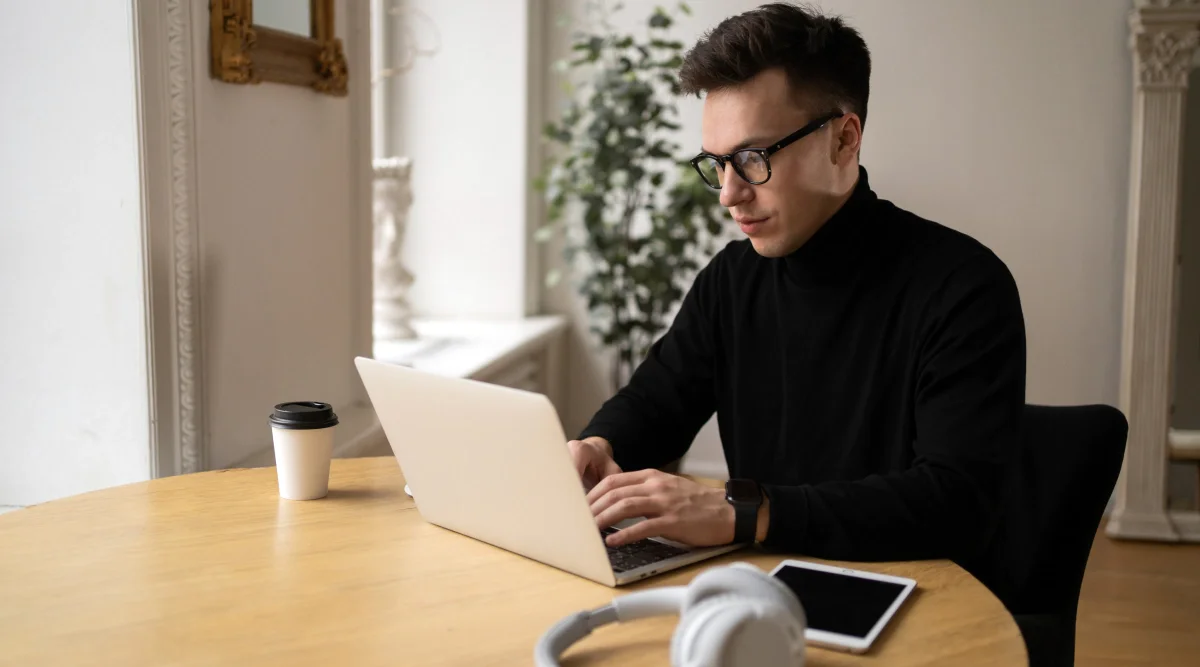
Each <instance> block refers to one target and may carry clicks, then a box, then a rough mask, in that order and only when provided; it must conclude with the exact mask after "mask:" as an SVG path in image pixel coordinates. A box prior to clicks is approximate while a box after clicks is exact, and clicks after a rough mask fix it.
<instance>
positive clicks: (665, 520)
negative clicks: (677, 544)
mask: <svg viewBox="0 0 1200 667" xmlns="http://www.w3.org/2000/svg"><path fill="white" fill-rule="evenodd" d="M672 521H673V519H671V518H669V517H665V516H660V517H655V518H653V519H646V520H645V521H639V522H637V523H635V524H633V525H632V526H629V527H628V528H622V529H620V530H618V531H617V532H615V533H613V534H612V535H609V536H608V537H607V538H605V540H604V541H605V543H606V544H607V545H608V546H610V547H619V546H621V545H622V544H629V543H630V542H637V541H638V540H642V539H645V538H647V537H662V534H663V532H664V531H666V529H667V528H668V527H669V526H671V525H672Z"/></svg>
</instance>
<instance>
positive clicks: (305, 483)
mask: <svg viewBox="0 0 1200 667" xmlns="http://www.w3.org/2000/svg"><path fill="white" fill-rule="evenodd" d="M270 423H271V434H272V439H273V441H274V443H275V474H276V477H277V478H278V480H279V495H280V496H282V497H284V498H287V499H288V500H316V499H317V498H324V497H325V496H327V495H328V494H329V461H330V459H331V458H332V456H333V432H334V428H335V427H336V426H337V424H338V418H337V415H336V414H334V412H333V407H331V406H330V405H329V404H328V403H319V402H314V401H297V402H292V403H280V404H279V405H276V406H275V412H274V413H272V415H271V417H270Z"/></svg>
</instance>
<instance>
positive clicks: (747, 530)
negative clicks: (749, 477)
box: [726, 484, 762, 544]
mask: <svg viewBox="0 0 1200 667" xmlns="http://www.w3.org/2000/svg"><path fill="white" fill-rule="evenodd" d="M754 487H755V488H756V489H758V485H757V484H755V485H754ZM761 494H762V491H761V490H759V491H758V496H757V498H754V499H748V498H737V497H732V496H730V495H729V494H727V496H726V500H728V501H729V504H730V505H733V517H734V518H733V543H734V544H751V543H753V542H754V537H755V535H756V533H757V532H758V508H759V507H760V506H761V505H762V495H761Z"/></svg>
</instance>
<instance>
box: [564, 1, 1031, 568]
mask: <svg viewBox="0 0 1200 667" xmlns="http://www.w3.org/2000/svg"><path fill="white" fill-rule="evenodd" d="M869 78H870V56H869V53H868V50H867V47H866V44H865V43H864V42H863V40H862V38H861V37H860V35H859V34H858V33H857V32H856V31H855V30H853V29H852V28H850V27H848V26H846V25H845V24H844V23H843V22H841V21H840V20H837V19H833V18H827V17H823V16H820V15H816V14H814V13H810V12H806V11H804V10H802V9H800V8H797V7H793V6H790V5H784V4H776V5H769V6H765V7H761V8H758V9H756V10H753V11H750V12H747V13H745V14H742V15H739V16H735V17H732V18H729V19H727V20H725V21H723V22H722V23H721V24H720V25H718V26H717V27H716V28H715V29H714V30H713V31H711V32H710V33H709V34H707V35H706V36H705V37H704V38H702V39H701V40H700V41H699V42H698V43H697V44H696V45H695V47H694V48H693V49H692V50H691V51H690V52H689V53H688V55H687V58H686V60H685V62H684V63H683V66H682V68H681V72H680V79H681V83H682V87H683V89H684V91H685V92H686V93H696V94H697V95H699V94H701V93H706V95H705V97H704V112H703V118H702V136H701V139H702V149H701V154H700V155H699V156H698V157H697V158H696V160H695V161H694V162H693V164H694V165H695V166H696V168H697V170H698V171H699V172H700V173H701V175H702V176H703V177H704V178H705V180H706V181H708V182H709V184H710V186H712V187H716V188H719V189H720V200H721V204H722V205H724V206H725V207H726V208H728V209H729V212H730V214H731V216H732V217H733V219H734V220H735V221H736V222H737V224H738V225H739V227H740V229H741V231H742V232H743V233H744V234H745V236H746V237H747V238H746V239H745V240H739V241H736V242H733V243H730V244H729V245H727V246H726V247H725V248H723V249H722V250H721V251H720V252H719V253H717V255H716V256H715V257H714V258H713V259H712V260H711V262H710V263H709V264H708V265H707V266H705V267H704V269H703V270H701V271H700V272H699V274H698V275H697V277H696V279H695V282H694V284H693V285H692V287H691V289H690V290H689V292H688V293H687V295H686V297H685V298H684V302H683V304H682V306H681V309H680V311H679V314H678V316H677V317H676V319H675V321H674V322H673V324H672V326H671V327H670V329H669V330H668V332H667V333H666V334H665V335H664V336H663V337H662V338H661V339H660V340H659V341H657V343H656V344H655V345H654V346H653V348H652V349H651V351H650V353H649V355H648V357H647V358H646V359H645V360H644V361H643V362H642V363H641V364H640V366H639V367H638V368H637V370H636V371H635V372H634V374H633V376H632V378H631V380H630V382H629V383H628V385H627V386H625V387H623V388H621V390H620V391H619V392H618V393H617V394H616V396H614V397H613V398H611V399H610V400H609V401H607V402H606V403H605V404H604V406H603V407H602V408H601V409H600V410H599V412H598V413H597V414H596V415H595V416H594V418H593V419H592V421H591V423H589V424H588V426H587V427H586V428H585V429H584V431H583V432H582V433H581V434H580V436H579V440H574V441H571V442H570V443H568V446H569V447H570V450H571V453H572V456H573V457H574V460H575V462H576V465H577V467H578V468H579V471H580V474H581V475H582V476H583V477H584V478H585V480H586V481H587V482H588V483H589V484H590V483H593V482H596V485H595V487H594V488H592V489H591V490H590V492H589V493H588V501H589V502H590V503H591V507H592V510H593V513H594V514H595V516H596V520H597V523H598V524H599V525H600V527H602V528H603V527H607V526H610V525H612V524H614V523H616V522H618V521H620V520H623V519H626V518H630V517H646V520H645V521H642V522H639V523H636V524H634V525H633V526H631V527H629V528H626V529H624V530H620V531H618V532H616V533H614V534H613V535H611V536H610V537H609V538H608V543H609V544H610V545H613V546H616V545H620V544H624V543H627V542H631V541H635V540H638V539H641V538H645V537H651V536H665V537H667V538H671V539H675V540H678V541H681V542H684V543H689V544H693V545H713V544H727V543H731V542H740V543H749V542H751V541H753V542H754V543H758V544H762V545H763V546H765V547H767V548H773V549H779V550H786V551H792V552H801V553H806V554H809V555H812V556H816V557H825V558H839V559H851V560H877V559H917V558H954V557H959V556H962V557H969V556H970V555H971V554H973V553H975V552H976V551H977V550H978V549H979V548H981V546H982V545H983V543H984V542H985V541H986V539H987V538H988V535H989V531H990V529H991V527H992V526H993V525H994V524H995V522H996V518H997V515H998V512H999V505H1000V495H1001V480H1002V479H1003V477H1004V476H1005V474H1006V470H1007V469H1008V468H1009V466H1011V465H1012V464H1014V462H1015V456H1016V448H1017V441H1016V436H1017V427H1018V422H1019V418H1020V413H1021V409H1022V406H1023V404H1024V401H1025V325H1024V319H1023V315H1022V310H1021V304H1020V299H1019V296H1018V292H1017V287H1016V284H1015V282H1014V280H1013V278H1012V276H1011V274H1010V273H1009V271H1008V269H1007V268H1006V266H1005V265H1004V264H1003V263H1002V262H1001V261H1000V260H999V259H998V258H997V257H996V255H994V254H993V253H992V252H991V251H989V250H988V249H987V248H986V247H984V246H983V245H981V244H980V243H978V242H977V241H975V240H973V239H971V238H969V237H967V236H965V235H963V234H961V233H958V232H956V231H953V230H951V229H949V228H947V227H944V226H942V225H940V224H937V223H935V222H931V221H928V220H925V219H922V218H920V217H918V216H917V215H914V214H912V213H909V212H907V211H904V210H902V209H900V208H898V207H896V206H895V205H893V204H891V203H890V202H888V201H885V200H883V199H881V198H879V197H877V196H876V194H875V193H874V192H873V191H872V190H871V187H870V185H869V183H868V180H867V173H866V170H865V169H864V168H862V167H860V165H859V161H858V159H859V150H860V148H861V146H862V139H863V128H864V127H865V124H866V118H867V96H868V88H869V85H868V81H869ZM747 149H756V150H747ZM714 411H715V412H716V414H717V417H718V423H719V426H720V434H721V441H722V445H723V447H724V450H725V459H726V461H727V463H728V466H729V473H730V477H731V482H730V484H728V485H727V488H726V489H720V488H711V487H707V486H702V485H700V484H697V483H695V482H692V481H690V480H688V479H685V478H682V477H678V476H674V475H670V474H667V473H665V472H662V471H660V470H657V468H661V467H663V466H664V465H666V464H668V463H670V462H672V461H675V460H677V459H678V458H679V457H681V456H682V455H683V454H684V453H685V452H686V451H687V449H688V447H689V446H690V444H691V442H692V440H693V438H694V437H695V435H696V433H697V431H698V430H699V429H700V428H701V426H703V424H704V423H705V422H706V421H707V420H708V419H709V418H710V417H711V416H712V414H713V412H714Z"/></svg>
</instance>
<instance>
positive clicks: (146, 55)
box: [134, 0, 207, 477]
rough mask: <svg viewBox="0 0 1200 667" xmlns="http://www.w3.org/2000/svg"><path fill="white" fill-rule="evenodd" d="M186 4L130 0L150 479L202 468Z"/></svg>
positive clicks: (192, 108) (191, 80)
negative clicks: (138, 149)
mask: <svg viewBox="0 0 1200 667" xmlns="http://www.w3.org/2000/svg"><path fill="white" fill-rule="evenodd" d="M191 5H192V3H190V2H188V1H187V0H165V1H163V0H135V3H134V11H135V18H136V20H135V25H136V35H137V40H136V41H137V46H136V52H137V66H138V109H139V136H140V141H141V158H142V159H141V175H142V203H143V234H144V235H145V238H146V239H147V243H146V247H147V249H148V252H147V253H146V257H147V262H146V265H147V274H148V275H147V282H148V284H149V288H148V292H149V296H148V299H147V303H148V310H149V313H148V316H147V323H148V336H147V339H148V341H149V347H150V360H149V367H150V370H151V373H150V375H151V384H152V387H151V396H152V397H153V404H152V408H151V414H152V415H153V427H152V432H153V436H154V437H153V441H154V447H153V450H152V452H151V460H152V467H153V470H152V471H151V472H152V474H153V475H154V476H155V477H162V476H167V475H174V474H179V473H190V472H199V471H201V470H204V469H205V466H206V464H207V457H206V456H205V450H206V443H205V433H204V428H203V424H204V422H203V403H204V401H203V392H202V387H203V384H202V377H201V374H202V371H201V369H202V366H201V361H202V360H201V350H202V347H201V331H202V329H201V327H200V303H199V295H200V284H201V283H200V279H201V276H200V266H199V262H198V255H199V251H198V249H199V236H198V229H197V202H196V195H197V187H196V150H195V127H196V125H195V117H194V116H195V106H194V99H193V97H194V92H195V91H194V88H193V85H194V79H195V77H194V62H193V57H194V56H193V37H192V34H193V33H192V15H191V11H192V6H191Z"/></svg>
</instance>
